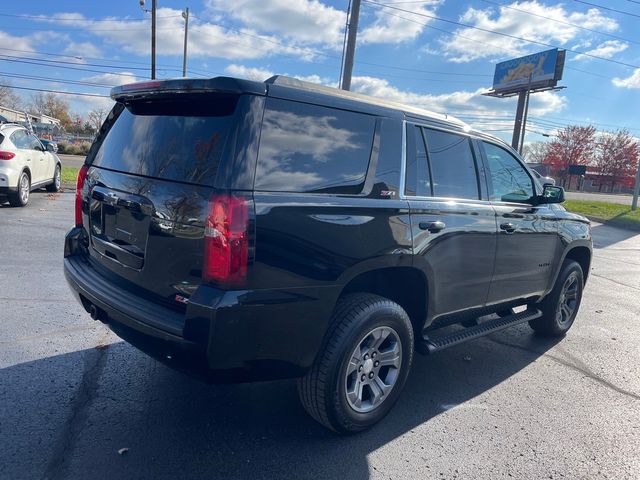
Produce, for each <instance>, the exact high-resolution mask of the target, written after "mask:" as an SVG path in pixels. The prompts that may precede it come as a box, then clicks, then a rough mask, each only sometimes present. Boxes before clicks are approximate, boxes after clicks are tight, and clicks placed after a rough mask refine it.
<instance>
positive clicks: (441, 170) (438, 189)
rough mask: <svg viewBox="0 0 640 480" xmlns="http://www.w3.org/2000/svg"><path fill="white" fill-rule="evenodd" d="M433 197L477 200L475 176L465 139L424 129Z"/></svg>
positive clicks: (474, 168)
mask: <svg viewBox="0 0 640 480" xmlns="http://www.w3.org/2000/svg"><path fill="white" fill-rule="evenodd" d="M423 131H424V134H425V139H426V141H427V151H428V153H429V161H430V163H431V175H432V179H431V182H432V184H433V195H434V196H436V197H452V198H469V199H478V197H479V195H478V176H477V173H476V166H475V161H474V158H473V153H472V151H471V142H470V140H469V139H468V138H467V137H464V136H462V135H455V134H453V133H448V132H441V131H439V130H430V129H428V128H425V129H424V130H423Z"/></svg>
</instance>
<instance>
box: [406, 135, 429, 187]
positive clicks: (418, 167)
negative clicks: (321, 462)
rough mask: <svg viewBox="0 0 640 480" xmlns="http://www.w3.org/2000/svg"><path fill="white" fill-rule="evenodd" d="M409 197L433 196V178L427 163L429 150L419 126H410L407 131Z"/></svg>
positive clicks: (407, 183) (407, 182)
mask: <svg viewBox="0 0 640 480" xmlns="http://www.w3.org/2000/svg"><path fill="white" fill-rule="evenodd" d="M407 142H408V144H407V174H406V188H405V193H406V194H407V195H418V196H421V197H425V196H430V195H431V176H430V175H429V164H428V162H427V150H426V148H425V144H424V137H423V134H422V129H421V128H420V127H417V126H411V125H410V126H409V127H408V129H407Z"/></svg>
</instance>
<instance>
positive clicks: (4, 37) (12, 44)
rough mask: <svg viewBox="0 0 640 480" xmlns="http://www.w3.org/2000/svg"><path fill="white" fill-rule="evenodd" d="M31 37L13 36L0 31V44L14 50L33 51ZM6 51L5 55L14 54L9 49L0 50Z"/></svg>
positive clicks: (1, 52) (0, 52) (1, 51)
mask: <svg viewBox="0 0 640 480" xmlns="http://www.w3.org/2000/svg"><path fill="white" fill-rule="evenodd" d="M31 42H32V39H30V38H29V37H14V36H13V35H9V34H8V33H5V32H1V31H0V45H2V46H5V47H7V48H12V49H15V50H27V51H29V52H32V51H33V47H32V46H31ZM3 53H6V54H7V55H15V54H13V53H11V51H10V50H9V51H6V50H0V54H3Z"/></svg>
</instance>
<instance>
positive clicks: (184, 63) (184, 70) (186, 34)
mask: <svg viewBox="0 0 640 480" xmlns="http://www.w3.org/2000/svg"><path fill="white" fill-rule="evenodd" d="M182 18H184V53H183V55H182V76H183V77H186V76H187V38H188V37H189V7H187V8H185V9H184V12H182Z"/></svg>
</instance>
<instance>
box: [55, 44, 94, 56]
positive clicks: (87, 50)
mask: <svg viewBox="0 0 640 480" xmlns="http://www.w3.org/2000/svg"><path fill="white" fill-rule="evenodd" d="M63 53H65V54H66V55H74V56H77V57H100V55H101V52H100V49H99V48H98V47H96V46H95V45H94V44H93V43H91V42H72V41H70V42H68V43H67V46H66V48H65V49H64V50H63Z"/></svg>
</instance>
